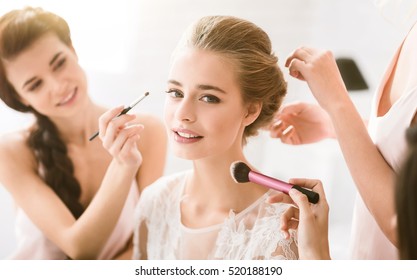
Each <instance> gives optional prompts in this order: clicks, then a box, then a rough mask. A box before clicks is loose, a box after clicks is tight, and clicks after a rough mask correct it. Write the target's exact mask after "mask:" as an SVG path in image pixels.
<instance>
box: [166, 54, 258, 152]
mask: <svg viewBox="0 0 417 280" xmlns="http://www.w3.org/2000/svg"><path fill="white" fill-rule="evenodd" d="M235 71H236V69H235V67H234V65H233V63H232V62H231V60H230V59H227V58H225V57H222V56H220V55H218V54H215V53H213V52H210V51H204V50H198V49H192V48H186V49H184V50H183V51H181V52H179V53H177V55H176V57H175V59H174V61H173V64H172V68H171V71H170V74H169V79H168V89H167V97H166V102H165V124H166V126H167V129H168V134H169V137H170V141H171V144H172V149H173V152H174V154H175V155H176V156H179V157H181V158H184V159H190V160H196V159H201V158H204V157H208V156H216V155H219V154H223V153H227V152H230V151H241V149H242V135H243V131H244V128H245V126H246V125H248V124H249V123H251V122H252V121H253V118H251V117H247V115H248V110H247V107H248V106H247V105H244V104H243V101H242V95H241V91H240V87H239V84H238V83H237V80H236V76H235Z"/></svg>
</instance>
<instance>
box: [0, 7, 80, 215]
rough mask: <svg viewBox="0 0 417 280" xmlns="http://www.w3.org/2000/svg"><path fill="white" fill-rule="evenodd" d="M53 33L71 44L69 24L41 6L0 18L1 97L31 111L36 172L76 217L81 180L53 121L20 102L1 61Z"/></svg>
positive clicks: (32, 145)
mask: <svg viewBox="0 0 417 280" xmlns="http://www.w3.org/2000/svg"><path fill="white" fill-rule="evenodd" d="M48 32H53V33H54V34H55V35H57V36H58V38H59V39H60V40H61V41H62V42H63V43H65V44H66V45H67V46H72V43H71V37H70V30H69V27H68V24H67V23H66V22H65V20H64V19H62V18H61V17H59V16H57V15H55V14H53V13H50V12H47V11H44V10H42V9H41V8H31V7H26V8H24V9H21V10H13V11H11V12H9V13H7V14H5V15H3V16H2V17H1V18H0V98H1V99H2V100H3V102H4V103H6V105H7V106H9V107H10V108H12V109H14V110H16V111H19V112H29V113H33V114H34V115H35V117H36V125H35V126H34V127H33V129H31V131H30V135H29V137H28V140H27V144H28V146H29V147H30V148H31V149H32V150H33V152H34V155H35V158H36V160H37V163H38V164H39V168H38V170H39V171H38V172H39V175H40V176H41V178H42V179H43V180H44V181H45V183H46V184H47V185H48V186H49V187H51V189H52V190H53V191H54V192H55V193H56V194H57V195H58V196H59V198H60V199H61V200H62V201H63V202H64V203H65V205H66V206H67V207H68V208H69V210H70V211H71V213H72V215H73V216H74V217H75V218H78V217H80V216H81V214H82V213H83V211H84V208H83V206H82V205H81V203H80V202H79V198H80V195H81V187H80V183H79V182H78V180H77V179H76V178H75V176H74V165H73V163H72V161H71V159H70V158H69V156H68V153H67V147H66V145H65V143H64V142H63V141H62V139H61V137H60V135H59V131H58V130H57V128H56V126H55V124H54V123H53V122H52V121H51V120H50V119H49V118H48V117H46V116H44V115H42V114H40V113H38V112H37V111H35V110H34V109H33V108H32V107H30V106H26V105H25V104H23V103H22V102H21V100H20V98H19V95H18V94H17V92H16V90H15V89H14V87H13V86H12V85H11V84H10V82H9V81H8V80H7V76H6V73H5V69H4V65H3V63H4V61H6V60H12V59H13V58H14V57H16V56H17V55H19V53H21V52H22V51H23V50H25V49H26V48H28V47H29V46H30V45H31V44H32V43H33V42H35V41H36V40H37V39H38V38H40V37H41V36H43V35H45V34H46V33H48Z"/></svg>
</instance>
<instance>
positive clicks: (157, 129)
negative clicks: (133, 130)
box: [136, 113, 166, 141]
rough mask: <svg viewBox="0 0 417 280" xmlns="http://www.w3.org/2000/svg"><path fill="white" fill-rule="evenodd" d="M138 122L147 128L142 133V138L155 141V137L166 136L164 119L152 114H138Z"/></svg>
mask: <svg viewBox="0 0 417 280" xmlns="http://www.w3.org/2000/svg"><path fill="white" fill-rule="evenodd" d="M136 116H137V119H136V120H137V122H138V123H140V124H143V126H144V127H145V129H144V130H143V133H142V134H141V139H143V140H145V141H147V140H150V141H154V140H156V139H155V138H166V136H165V126H164V124H163V123H162V120H161V119H160V118H158V117H157V116H154V115H152V114H143V113H142V114H137V115H136Z"/></svg>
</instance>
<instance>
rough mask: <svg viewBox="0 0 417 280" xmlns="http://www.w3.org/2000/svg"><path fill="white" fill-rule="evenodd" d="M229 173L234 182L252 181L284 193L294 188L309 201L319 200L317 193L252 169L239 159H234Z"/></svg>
mask: <svg viewBox="0 0 417 280" xmlns="http://www.w3.org/2000/svg"><path fill="white" fill-rule="evenodd" d="M230 173H231V174H232V177H233V179H234V180H235V181H236V183H247V182H252V183H256V184H259V185H262V186H265V187H268V188H271V189H274V190H277V191H280V192H283V193H286V194H288V192H289V191H290V189H292V188H294V189H296V190H298V191H300V192H302V193H303V194H305V195H306V196H307V198H308V201H309V202H310V203H317V202H318V201H319V194H318V193H316V192H314V191H311V190H309V189H305V188H302V187H300V186H297V185H291V184H288V183H286V182H283V181H281V180H278V179H275V178H272V177H269V176H266V175H263V174H261V173H258V172H255V171H252V170H251V169H250V167H249V166H248V165H247V164H245V163H244V162H241V161H235V162H233V163H232V164H231V165H230Z"/></svg>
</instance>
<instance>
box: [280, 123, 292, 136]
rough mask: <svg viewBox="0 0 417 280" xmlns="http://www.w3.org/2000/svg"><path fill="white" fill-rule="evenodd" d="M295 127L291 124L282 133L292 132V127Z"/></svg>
mask: <svg viewBox="0 0 417 280" xmlns="http://www.w3.org/2000/svg"><path fill="white" fill-rule="evenodd" d="M293 128H294V126H292V125H289V126H288V127H287V128H286V129H285V130H284V131H283V132H282V134H283V135H287V133H288V132H290V131H291V130H292V129H293Z"/></svg>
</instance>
